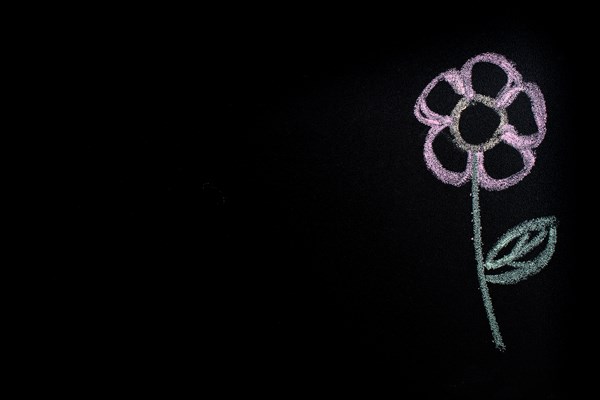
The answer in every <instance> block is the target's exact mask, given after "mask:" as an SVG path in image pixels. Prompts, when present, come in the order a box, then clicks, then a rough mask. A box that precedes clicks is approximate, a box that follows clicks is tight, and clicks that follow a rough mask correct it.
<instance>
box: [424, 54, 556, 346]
mask: <svg viewBox="0 0 600 400" xmlns="http://www.w3.org/2000/svg"><path fill="white" fill-rule="evenodd" d="M477 63H490V64H494V65H496V66H498V67H500V68H501V69H502V70H503V71H504V72H505V73H506V76H507V82H506V84H505V85H504V87H503V88H502V89H501V90H500V91H499V92H498V94H497V95H496V97H495V98H492V97H488V96H484V95H481V94H477V93H475V91H474V90H473V85H472V79H471V75H472V71H473V66H474V65H475V64H477ZM443 81H445V82H447V83H448V84H449V85H450V87H451V88H452V89H453V90H454V92H456V93H457V94H458V95H459V96H461V99H460V100H459V101H458V103H457V104H456V106H455V107H454V110H453V111H452V112H451V114H450V115H440V114H438V113H435V112H433V111H432V110H431V109H430V108H429V107H428V105H427V98H428V96H429V94H430V93H431V91H432V90H433V89H434V88H435V87H436V85H438V84H439V83H440V82H443ZM520 93H523V94H525V95H526V96H527V97H528V98H529V100H530V102H531V110H532V113H533V118H534V120H535V124H536V126H537V131H536V132H535V133H533V134H530V135H522V134H520V133H519V132H518V131H517V129H516V128H515V127H514V126H513V125H511V124H510V121H509V119H508V114H507V111H506V109H507V107H508V106H510V105H511V104H512V103H513V101H514V100H515V98H516V97H517V95H519V94H520ZM477 103H480V104H483V105H484V106H486V107H488V108H490V109H492V110H494V111H495V112H496V113H497V114H498V116H499V119H500V123H499V125H498V128H497V129H496V131H495V132H494V134H493V135H492V137H491V138H490V139H488V140H487V141H486V142H484V143H481V144H470V143H468V142H467V141H465V140H464V138H463V136H462V135H461V132H460V129H459V122H460V118H461V115H462V113H463V111H464V110H465V109H467V108H468V107H470V106H472V105H474V104H477ZM414 113H415V116H416V117H417V119H418V120H419V121H420V122H422V123H423V124H425V125H427V126H429V128H430V129H429V132H428V134H427V137H426V139H425V146H424V151H423V154H424V158H425V164H426V165H427V168H428V169H429V170H430V171H431V172H432V173H433V174H434V175H435V176H436V177H437V178H438V179H439V180H440V181H442V182H444V183H447V184H450V185H454V186H462V185H464V184H465V183H467V182H468V181H469V180H471V197H472V200H471V201H472V214H473V235H474V236H473V241H474V245H475V259H476V263H477V273H478V277H479V286H480V289H481V292H482V296H483V303H484V306H485V310H486V313H487V317H488V321H489V323H490V328H491V331H492V337H493V340H494V343H495V345H496V347H497V348H498V349H500V350H504V349H505V348H506V347H505V345H504V342H503V340H502V336H501V334H500V328H499V326H498V322H497V321H496V317H495V315H494V309H493V306H492V300H491V297H490V293H489V289H488V283H496V284H513V283H517V282H519V281H521V280H523V279H526V278H528V277H529V276H531V275H533V274H535V273H537V272H539V271H540V270H541V269H542V268H544V267H545V266H546V265H547V264H548V263H549V261H550V258H551V257H552V255H553V254H554V248H555V245H556V236H557V232H556V231H557V220H556V218H554V217H541V218H536V219H531V220H528V221H525V222H523V223H521V224H519V225H517V226H516V227H514V228H512V229H510V230H509V231H507V232H506V233H505V234H504V235H503V236H502V237H500V239H499V240H498V241H497V242H496V244H495V245H494V246H493V247H492V249H491V250H490V251H489V252H488V254H487V256H486V257H484V252H483V243H482V233H481V215H480V209H479V187H482V188H484V189H486V190H489V191H498V190H504V189H507V188H510V187H511V186H514V185H516V184H517V183H519V182H520V181H521V180H523V178H525V176H527V175H528V174H529V173H530V172H531V169H532V168H533V165H534V163H535V154H534V152H533V150H534V149H535V148H536V147H537V146H539V145H540V143H541V142H542V140H543V139H544V136H545V134H546V104H545V100H544V96H543V94H542V92H541V90H540V89H539V87H538V86H537V85H536V84H535V83H530V82H524V81H523V77H522V76H521V74H520V73H519V72H518V71H517V70H516V69H515V67H514V65H513V64H512V63H511V62H510V61H509V60H507V59H506V58H505V57H504V56H502V55H499V54H494V53H484V54H480V55H478V56H475V57H473V58H471V59H469V60H468V61H467V62H466V63H465V64H464V65H463V67H462V68H461V69H460V70H456V69H450V70H448V71H446V72H443V73H441V74H439V75H438V76H437V77H436V78H434V79H433V80H432V81H431V82H430V83H429V84H428V85H427V86H426V87H425V89H424V90H423V92H422V93H421V95H420V96H419V98H418V99H417V102H416V104H415V109H414ZM445 128H449V130H450V132H451V134H452V139H453V142H454V144H455V145H456V146H457V147H458V148H459V149H461V150H462V151H464V152H466V153H467V165H466V167H465V170H464V171H462V172H454V171H450V170H448V169H446V168H444V166H443V165H442V163H441V162H440V161H439V159H438V157H437V156H436V154H435V152H434V151H433V141H434V139H435V138H436V137H437V136H438V135H439V134H440V133H441V132H442V130H444V129H445ZM501 142H502V143H505V144H507V145H509V146H512V147H513V148H515V149H516V150H517V151H518V152H519V154H520V155H521V158H522V160H523V168H522V169H521V170H520V171H519V172H517V173H515V174H513V175H511V176H509V177H506V178H502V179H495V178H492V177H491V176H489V175H488V173H487V171H486V170H485V167H484V155H485V152H486V151H488V150H490V149H492V148H493V147H494V146H496V145H498V144H499V143H501ZM544 242H545V247H544V248H543V249H542V250H541V251H540V252H539V253H538V254H537V255H536V256H534V257H533V258H532V257H529V258H527V257H525V256H527V255H528V253H531V252H534V251H536V250H539V249H540V246H541V245H542V244H543V243H544ZM510 246H512V248H510ZM505 249H510V250H508V251H504V252H503V255H502V256H499V254H500V253H501V251H502V250H505ZM486 270H487V271H488V274H486ZM493 270H500V271H502V272H500V273H497V274H491V273H490V272H492V271H493Z"/></svg>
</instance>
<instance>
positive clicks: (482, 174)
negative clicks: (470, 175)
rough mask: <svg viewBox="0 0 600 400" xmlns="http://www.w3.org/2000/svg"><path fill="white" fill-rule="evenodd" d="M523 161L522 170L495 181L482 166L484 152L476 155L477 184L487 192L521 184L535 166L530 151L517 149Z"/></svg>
mask: <svg viewBox="0 0 600 400" xmlns="http://www.w3.org/2000/svg"><path fill="white" fill-rule="evenodd" d="M517 150H518V151H519V153H520V154H521V158H522V159H523V169H521V170H520V171H519V172H517V173H515V174H513V175H511V176H509V177H506V178H502V179H495V178H492V177H491V176H489V175H488V173H487V171H486V170H485V167H484V165H483V161H484V152H480V153H477V174H478V175H479V184H480V185H481V187H482V188H484V189H487V190H490V191H491V190H494V191H497V190H504V189H507V188H509V187H511V186H513V185H516V184H517V183H519V182H521V181H522V180H523V178H525V176H527V175H528V174H529V173H530V172H531V169H532V168H533V165H534V164H535V155H534V154H533V151H531V150H530V149H517Z"/></svg>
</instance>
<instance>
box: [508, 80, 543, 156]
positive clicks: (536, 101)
mask: <svg viewBox="0 0 600 400" xmlns="http://www.w3.org/2000/svg"><path fill="white" fill-rule="evenodd" d="M519 93H525V94H526V95H527V97H529V100H530V101H531V112H532V113H533V119H534V121H535V125H536V127H537V132H535V133H532V134H531V135H520V134H519V132H517V129H516V128H515V127H514V126H513V125H506V129H505V131H504V132H503V134H502V140H503V141H504V142H505V143H507V144H510V145H511V146H513V147H515V148H517V149H524V148H534V147H537V146H539V144H540V143H541V142H542V140H544V136H546V119H547V116H546V102H545V101H544V95H543V94H542V91H541V90H540V88H539V87H538V86H537V85H536V84H535V83H524V84H523V86H522V87H520V88H518V90H516V92H515V93H514V94H510V96H509V97H507V98H506V99H505V100H504V101H503V105H502V106H501V107H508V106H509V105H510V104H511V103H512V102H513V101H514V100H515V98H516V97H517V95H518V94H519Z"/></svg>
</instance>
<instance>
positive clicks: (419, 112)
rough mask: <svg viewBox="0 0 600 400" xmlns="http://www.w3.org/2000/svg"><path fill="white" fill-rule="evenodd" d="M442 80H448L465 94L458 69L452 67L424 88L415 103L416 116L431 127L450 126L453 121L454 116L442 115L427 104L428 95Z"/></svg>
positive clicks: (456, 89) (459, 91)
mask: <svg viewBox="0 0 600 400" xmlns="http://www.w3.org/2000/svg"><path fill="white" fill-rule="evenodd" d="M441 81H446V82H448V83H449V84H450V86H451V87H452V89H453V90H454V91H455V92H456V93H457V94H459V95H461V96H462V95H464V84H463V81H462V79H461V77H460V74H459V72H458V71H457V70H455V69H451V70H448V71H446V72H443V73H441V74H439V75H438V76H436V77H435V79H433V80H432V81H431V82H429V84H428V85H427V86H426V87H425V89H424V90H423V93H421V95H420V96H419V98H418V99H417V103H416V104H415V117H417V119H418V120H419V121H420V122H422V123H423V124H425V125H428V126H430V127H434V126H448V125H450V123H451V122H452V118H450V116H449V115H440V114H438V113H436V112H433V111H431V109H430V108H429V107H428V106H427V96H429V93H431V91H432V90H433V88H434V87H435V86H436V85H437V84H438V83H440V82H441Z"/></svg>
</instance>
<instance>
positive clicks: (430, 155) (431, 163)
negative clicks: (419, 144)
mask: <svg viewBox="0 0 600 400" xmlns="http://www.w3.org/2000/svg"><path fill="white" fill-rule="evenodd" d="M445 128H446V127H445V126H441V127H439V126H436V127H432V128H431V129H430V130H429V133H428V134H427V138H426V139H425V150H424V155H425V164H426V165H427V168H429V170H430V171H431V172H433V174H434V175H435V176H436V177H437V178H438V179H439V180H440V181H442V182H444V183H447V184H449V185H453V186H462V185H464V184H465V183H467V182H468V181H469V179H470V178H471V169H472V166H471V165H472V164H471V163H472V162H473V160H472V157H471V153H468V158H467V166H466V168H465V170H464V171H463V172H454V171H450V170H447V169H446V168H444V166H443V165H442V163H441V162H440V160H439V159H438V158H437V156H436V155H435V152H434V151H433V141H434V140H435V138H436V137H437V136H438V135H439V134H440V132H442V131H443V130H444V129H445Z"/></svg>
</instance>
